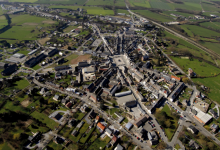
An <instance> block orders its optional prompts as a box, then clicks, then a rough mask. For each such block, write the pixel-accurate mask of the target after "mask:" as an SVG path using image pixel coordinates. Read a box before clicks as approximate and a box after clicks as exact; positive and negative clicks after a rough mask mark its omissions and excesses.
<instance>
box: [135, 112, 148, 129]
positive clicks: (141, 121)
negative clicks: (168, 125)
mask: <svg viewBox="0 0 220 150" xmlns="http://www.w3.org/2000/svg"><path fill="white" fill-rule="evenodd" d="M148 119H149V116H148V115H144V116H142V117H140V118H139V119H138V120H136V121H135V122H134V125H135V126H136V127H137V128H139V127H140V126H141V125H143V124H144V123H145V122H146V121H147V120H148Z"/></svg>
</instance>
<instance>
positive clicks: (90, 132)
mask: <svg viewBox="0 0 220 150" xmlns="http://www.w3.org/2000/svg"><path fill="white" fill-rule="evenodd" d="M95 129H96V127H93V128H92V129H91V130H90V131H89V133H88V134H86V137H82V138H81V139H80V142H81V143H85V142H86V141H87V140H88V138H89V136H90V135H91V134H92V133H93V131H95Z"/></svg>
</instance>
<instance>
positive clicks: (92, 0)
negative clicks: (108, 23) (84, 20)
mask: <svg viewBox="0 0 220 150" xmlns="http://www.w3.org/2000/svg"><path fill="white" fill-rule="evenodd" d="M86 5H96V6H97V5H110V6H113V5H114V0H89V1H88V2H87V3H86Z"/></svg>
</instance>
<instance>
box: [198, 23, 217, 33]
mask: <svg viewBox="0 0 220 150" xmlns="http://www.w3.org/2000/svg"><path fill="white" fill-rule="evenodd" d="M199 25H200V26H204V27H207V28H211V29H214V30H219V31H220V22H203V23H200V24H199Z"/></svg>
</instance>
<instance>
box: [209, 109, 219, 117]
mask: <svg viewBox="0 0 220 150" xmlns="http://www.w3.org/2000/svg"><path fill="white" fill-rule="evenodd" d="M209 113H210V114H211V115H212V116H213V117H214V118H217V117H218V113H217V112H215V111H214V110H213V109H210V110H209Z"/></svg>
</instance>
